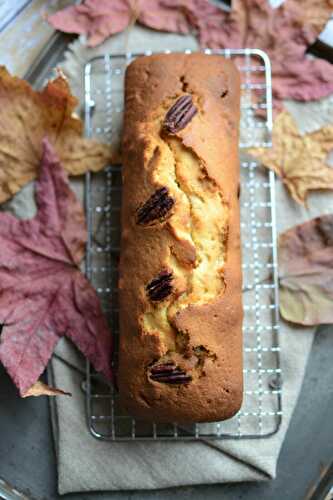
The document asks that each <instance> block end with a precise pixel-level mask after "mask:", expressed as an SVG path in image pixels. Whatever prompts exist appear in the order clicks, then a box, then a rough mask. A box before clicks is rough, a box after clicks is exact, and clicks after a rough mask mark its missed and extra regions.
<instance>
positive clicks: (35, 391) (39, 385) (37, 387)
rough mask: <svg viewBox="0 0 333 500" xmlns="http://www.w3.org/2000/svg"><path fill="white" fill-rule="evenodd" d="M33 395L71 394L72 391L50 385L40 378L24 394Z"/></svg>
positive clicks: (26, 396)
mask: <svg viewBox="0 0 333 500" xmlns="http://www.w3.org/2000/svg"><path fill="white" fill-rule="evenodd" d="M31 396H71V393H70V392H65V391H62V390H61V389H57V388H56V387H50V386H49V385H47V384H44V382H41V380H38V381H37V382H36V383H35V384H34V385H32V386H31V387H30V389H28V390H27V391H26V392H25V393H24V394H23V395H22V397H23V398H28V397H31Z"/></svg>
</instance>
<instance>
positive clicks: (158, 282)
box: [146, 271, 173, 302]
mask: <svg viewBox="0 0 333 500" xmlns="http://www.w3.org/2000/svg"><path fill="white" fill-rule="evenodd" d="M172 280H173V276H172V273H170V272H169V271H162V272H160V274H159V275H158V276H156V278H154V279H152V280H151V282H150V283H148V285H147V286H146V291H147V295H148V297H149V298H150V300H151V301H153V302H158V301H160V300H164V299H165V298H166V297H168V295H170V293H171V292H172V285H171V282H172Z"/></svg>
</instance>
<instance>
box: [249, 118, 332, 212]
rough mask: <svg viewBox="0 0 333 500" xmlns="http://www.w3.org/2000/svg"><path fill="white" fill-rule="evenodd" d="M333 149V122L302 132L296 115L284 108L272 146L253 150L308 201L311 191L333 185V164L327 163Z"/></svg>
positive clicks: (301, 200)
mask: <svg viewBox="0 0 333 500" xmlns="http://www.w3.org/2000/svg"><path fill="white" fill-rule="evenodd" d="M332 149H333V125H328V126H327V127H323V128H321V129H319V130H318V131H316V132H312V133H310V134H304V135H301V134H300V132H299V131H298V128H297V125H296V123H295V121H294V119H293V118H292V116H291V115H290V114H289V113H288V112H287V111H283V112H282V113H280V114H279V115H278V116H277V118H276V119H275V121H274V127H273V147H272V149H264V148H256V149H250V150H249V152H250V154H252V155H253V156H255V157H256V158H258V159H259V160H261V161H262V163H263V164H264V165H265V166H266V167H268V168H270V169H271V170H274V172H276V173H277V174H278V175H279V176H280V177H281V179H282V181H283V183H284V184H285V185H286V187H287V188H288V189H289V192H290V194H291V196H292V197H293V199H294V200H295V201H297V202H298V203H301V204H305V202H306V197H307V194H308V192H309V191H313V190H317V189H333V168H332V167H330V166H329V165H328V164H327V163H326V159H327V155H328V153H329V152H330V151H331V150H332Z"/></svg>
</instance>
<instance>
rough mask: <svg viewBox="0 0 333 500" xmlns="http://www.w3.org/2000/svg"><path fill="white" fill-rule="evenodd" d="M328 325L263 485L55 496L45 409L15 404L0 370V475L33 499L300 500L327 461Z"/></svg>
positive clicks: (330, 396)
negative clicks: (273, 475) (274, 472)
mask: <svg viewBox="0 0 333 500" xmlns="http://www.w3.org/2000/svg"><path fill="white" fill-rule="evenodd" d="M332 353H333V327H326V328H323V329H322V330H321V331H320V332H319V333H318V334H317V336H316V339H315V343H314V347H313V350H312V354H311V357H310V361H309V365H308V369H307V373H306V378H305V383H304V386H303V390H302V393H301V396H300V400H299V404H298V406H297V409H296V412H295V414H294V417H293V419H292V422H291V426H290V428H289V431H288V434H287V438H286V441H285V443H284V446H283V449H282V453H281V456H280V460H279V465H278V478H277V479H276V480H275V481H271V482H268V483H264V484H263V483H260V484H259V483H258V484H256V483H240V484H235V485H214V486H200V487H187V488H177V489H169V490H161V491H152V492H142V491H141V492H120V493H118V492H116V493H93V494H90V495H88V494H81V493H80V494H76V495H65V496H63V497H60V496H59V495H57V492H56V483H57V482H56V465H55V458H54V451H53V445H52V436H51V428H50V422H49V409H48V404H47V400H46V399H44V398H30V399H27V400H20V399H19V398H18V397H17V396H16V393H15V390H14V388H13V386H12V384H11V383H10V381H9V379H8V377H7V376H6V374H5V373H4V371H3V370H2V369H0V477H2V478H4V479H5V480H7V481H8V482H10V483H11V484H12V485H15V486H16V488H17V489H19V490H21V491H23V492H25V493H26V494H27V495H28V496H29V497H30V498H32V499H34V500H44V499H45V500H46V499H47V500H55V499H60V498H64V499H66V498H68V499H73V500H99V499H109V500H124V499H131V500H141V499H147V500H179V499H182V500H183V499H191V500H199V499H200V500H201V499H202V498H205V500H213V499H214V500H217V499H222V498H223V500H240V499H246V500H259V499H262V500H268V499H269V500H282V499H283V500H301V499H304V497H305V495H306V493H307V491H308V489H309V488H310V487H311V486H312V485H313V484H314V483H315V482H316V481H317V480H318V479H319V473H320V469H321V467H322V466H323V465H327V464H329V463H330V462H331V460H332V459H333V424H332V422H333V363H332Z"/></svg>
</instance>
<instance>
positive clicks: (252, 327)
mask: <svg viewBox="0 0 333 500" xmlns="http://www.w3.org/2000/svg"><path fill="white" fill-rule="evenodd" d="M166 52H168V51H166ZM185 52H187V53H190V52H191V51H185ZM205 52H206V53H207V54H211V53H214V54H220V55H221V56H224V57H226V58H231V59H233V60H234V61H235V63H236V65H237V66H238V68H239V70H240V72H241V75H242V98H241V126H240V151H241V230H242V246H243V279H244V285H243V292H244V295H243V297H244V313H245V315H244V316H245V317H244V326H243V334H244V402H243V405H242V408H241V411H240V412H239V413H238V414H237V415H236V416H235V417H233V418H232V419H230V420H227V421H225V422H220V423H213V424H211V423H210V424H193V425H190V426H178V425H177V424H168V425H165V424H163V425H162V424H151V423H147V422H141V421H137V420H134V419H133V418H131V417H130V416H129V415H127V414H126V413H124V411H123V410H122V408H121V407H120V405H119V401H118V395H117V391H116V389H115V388H113V387H111V386H108V385H107V384H106V383H105V382H103V380H102V379H101V378H100V376H99V375H98V374H96V373H95V372H94V370H93V368H92V367H91V365H90V364H89V363H88V364H87V379H86V383H85V392H86V413H87V422H88V427H89V430H90V432H91V433H92V434H93V436H95V437H96V438H99V439H105V440H111V441H118V440H180V439H181V440H195V439H221V438H238V439H240V438H260V437H267V436H270V435H272V434H274V433H275V432H277V430H278V428H279V426H280V423H281V419H282V406H281V386H282V378H281V369H280V358H279V352H280V347H279V335H278V329H279V324H278V322H279V318H278V288H277V254H276V235H275V230H276V227H275V226H276V224H275V206H274V174H273V173H272V172H268V171H267V170H266V169H264V168H263V167H262V166H260V165H259V164H258V163H257V162H256V161H254V160H253V159H251V157H249V156H247V155H246V148H248V147H256V146H257V147H270V146H271V130H272V98H271V71H270V62H269V59H268V57H267V55H266V54H265V53H264V52H262V51H260V50H252V49H245V50H219V51H211V50H206V51H205ZM151 53H152V52H151V51H149V52H145V54H146V55H149V54H151ZM139 55H143V54H126V55H124V54H120V55H109V54H107V55H104V56H99V57H96V58H94V59H92V60H91V61H90V62H88V63H87V64H86V66H85V126H86V135H87V136H89V137H96V138H98V139H100V140H104V141H109V142H111V143H113V144H116V143H117V142H119V140H120V131H121V125H122V112H123V88H124V85H123V83H124V71H125V69H126V66H127V65H128V64H129V63H130V62H131V61H132V60H133V59H134V58H136V57H138V56H139ZM120 203H121V166H120V165H119V166H110V167H109V168H107V169H106V170H105V171H104V172H102V173H99V174H87V178H86V209H87V221H88V230H89V240H88V246H87V262H86V271H87V275H88V278H89V279H90V280H91V281H92V283H93V284H94V286H95V287H96V289H97V292H98V294H99V296H100V298H101V301H102V305H103V308H104V311H105V313H106V315H107V317H108V319H109V322H110V327H111V329H112V333H113V336H114V339H115V355H114V359H113V364H114V367H115V368H116V365H117V351H118V336H119V329H118V289H117V267H118V257H119V239H120V238H119V234H120V230H119V213H120Z"/></svg>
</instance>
